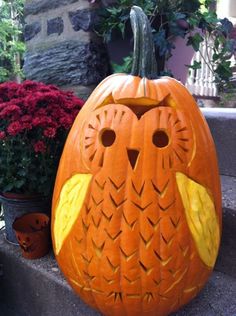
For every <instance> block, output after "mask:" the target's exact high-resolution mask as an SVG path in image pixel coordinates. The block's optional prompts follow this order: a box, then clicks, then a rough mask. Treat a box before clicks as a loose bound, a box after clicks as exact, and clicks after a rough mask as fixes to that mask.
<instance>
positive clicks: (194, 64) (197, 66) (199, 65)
mask: <svg viewBox="0 0 236 316" xmlns="http://www.w3.org/2000/svg"><path fill="white" fill-rule="evenodd" d="M185 66H187V67H188V68H190V69H194V70H197V69H201V68H202V63H201V62H200V61H196V60H194V63H193V64H192V65H185Z"/></svg>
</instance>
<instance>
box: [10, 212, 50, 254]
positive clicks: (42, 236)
mask: <svg viewBox="0 0 236 316" xmlns="http://www.w3.org/2000/svg"><path fill="white" fill-rule="evenodd" d="M12 227H13V229H14V232H15V235H16V238H17V240H18V242H19V245H20V247H21V250H22V255H23V257H24V258H26V259H37V258H41V257H43V256H45V255H46V254H47V253H48V251H49V249H50V228H49V227H50V226H49V217H48V216H47V215H46V214H43V213H30V214H26V215H23V216H21V217H20V218H17V219H16V220H15V221H14V223H13V225H12Z"/></svg>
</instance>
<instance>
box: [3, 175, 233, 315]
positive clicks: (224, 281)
mask: <svg viewBox="0 0 236 316" xmlns="http://www.w3.org/2000/svg"><path fill="white" fill-rule="evenodd" d="M235 183H236V179H235V178H233V177H222V186H223V205H224V212H223V236H222V244H221V249H220V253H219V257H218V260H217V264H216V267H215V271H214V272H213V274H212V277H211V278H210V280H209V282H208V283H207V284H206V286H205V288H204V289H203V291H202V292H201V293H200V294H199V295H198V297H197V298H196V299H195V300H193V301H192V302H191V303H190V304H188V305H187V306H186V307H185V308H183V309H182V310H181V311H179V312H178V313H176V314H175V315H172V316H185V315H186V316H191V315H192V316H236V247H235V240H236V238H235V234H236V185H235ZM89 315H91V316H97V315H99V314H98V313H96V312H95V311H93V310H92V309H90V308H89V307H88V306H86V305H85V304H84V303H83V302H82V301H81V300H80V298H79V297H77V296H76V295H75V294H74V293H73V291H72V290H71V288H70V287H69V285H68V284H67V282H66V281H65V279H64V277H63V276H62V274H61V273H60V271H59V269H58V266H57V263H56V261H55V259H54V256H53V254H52V252H51V253H50V254H48V255H47V256H45V257H43V258H41V259H38V260H32V261H31V260H26V259H24V258H23V257H22V256H21V254H20V249H19V248H18V247H17V246H14V245H11V244H9V243H8V242H7V241H6V240H5V238H4V234H3V233H0V316H89Z"/></svg>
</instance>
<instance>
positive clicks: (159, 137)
mask: <svg viewBox="0 0 236 316" xmlns="http://www.w3.org/2000/svg"><path fill="white" fill-rule="evenodd" d="M152 142H153V144H154V145H155V146H156V147H158V148H163V147H166V146H168V144H169V136H168V135H167V133H166V131H164V130H160V129H159V130H157V131H155V132H154V134H153V135H152Z"/></svg>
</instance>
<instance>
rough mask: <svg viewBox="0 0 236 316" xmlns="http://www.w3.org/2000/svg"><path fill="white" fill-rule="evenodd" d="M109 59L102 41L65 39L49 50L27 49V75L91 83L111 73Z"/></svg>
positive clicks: (67, 82) (64, 82)
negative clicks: (84, 42) (98, 42)
mask: <svg viewBox="0 0 236 316" xmlns="http://www.w3.org/2000/svg"><path fill="white" fill-rule="evenodd" d="M107 60H108V56H107V53H106V49H105V47H104V45H102V44H97V43H94V42H91V43H87V44H83V43H78V42H76V41H65V42H62V43H58V44H56V45H54V46H53V47H51V48H48V49H46V50H44V49H42V50H38V51H33V52H27V53H26V54H25V64H24V70H25V73H26V74H27V79H31V80H36V81H42V82H44V83H46V84H55V83H56V84H57V85H58V86H64V85H70V86H73V85H84V86H90V85H95V84H98V83H99V82H100V81H101V80H102V79H103V78H105V77H106V76H107V75H108V73H109V70H110V69H109V64H108V62H107Z"/></svg>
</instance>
